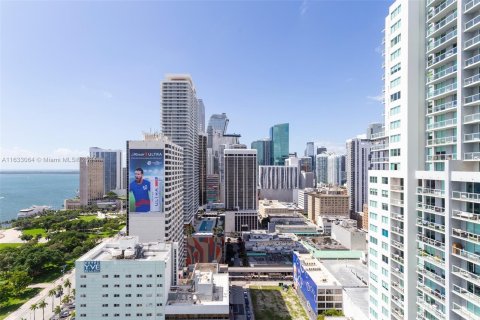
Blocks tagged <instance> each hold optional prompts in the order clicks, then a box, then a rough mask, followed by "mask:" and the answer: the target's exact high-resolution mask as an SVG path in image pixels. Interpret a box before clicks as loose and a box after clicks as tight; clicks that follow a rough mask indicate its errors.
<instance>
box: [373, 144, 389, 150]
mask: <svg viewBox="0 0 480 320" xmlns="http://www.w3.org/2000/svg"><path fill="white" fill-rule="evenodd" d="M387 148H388V143H381V144H374V145H372V146H370V151H376V150H384V149H387Z"/></svg>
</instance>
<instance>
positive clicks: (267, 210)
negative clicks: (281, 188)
mask: <svg viewBox="0 0 480 320" xmlns="http://www.w3.org/2000/svg"><path fill="white" fill-rule="evenodd" d="M296 212H301V209H300V208H299V207H298V206H297V205H295V204H294V203H292V202H281V201H278V200H260V201H259V202H258V215H259V216H260V219H262V218H265V217H271V216H278V215H293V214H294V213H296Z"/></svg>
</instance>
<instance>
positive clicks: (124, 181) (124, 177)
mask: <svg viewBox="0 0 480 320" xmlns="http://www.w3.org/2000/svg"><path fill="white" fill-rule="evenodd" d="M127 181H128V180H127V168H126V167H123V168H122V187H121V188H120V189H124V190H125V189H127V184H128V182H127Z"/></svg>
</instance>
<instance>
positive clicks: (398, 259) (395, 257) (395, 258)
mask: <svg viewBox="0 0 480 320" xmlns="http://www.w3.org/2000/svg"><path fill="white" fill-rule="evenodd" d="M392 260H393V261H395V262H397V263H400V264H402V265H403V264H404V263H405V260H404V259H403V257H402V256H400V255H399V254H395V253H392Z"/></svg>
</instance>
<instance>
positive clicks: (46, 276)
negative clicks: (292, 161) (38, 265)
mask: <svg viewBox="0 0 480 320" xmlns="http://www.w3.org/2000/svg"><path fill="white" fill-rule="evenodd" d="M61 276H62V268H61V267H56V266H51V265H50V266H49V267H47V268H45V273H43V274H42V275H41V276H37V277H35V278H33V281H32V283H31V284H37V283H49V282H53V281H55V280H57V279H58V278H60V277H61Z"/></svg>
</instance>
